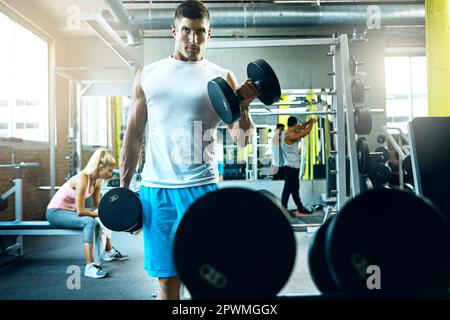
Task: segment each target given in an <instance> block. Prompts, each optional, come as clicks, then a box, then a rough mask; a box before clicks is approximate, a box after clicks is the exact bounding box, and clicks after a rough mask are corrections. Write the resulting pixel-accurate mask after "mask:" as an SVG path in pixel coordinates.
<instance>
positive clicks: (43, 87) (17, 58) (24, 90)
mask: <svg viewBox="0 0 450 320" xmlns="http://www.w3.org/2000/svg"><path fill="white" fill-rule="evenodd" d="M0 42H1V43H2V45H1V46H0V70H1V72H0V137H16V138H21V139H24V140H31V141H44V142H48V42H47V41H45V40H44V39H42V38H40V37H39V36H37V35H36V34H34V33H33V32H31V31H30V30H28V29H26V28H24V27H23V26H21V25H20V24H18V23H16V22H14V21H13V20H11V19H10V18H9V17H7V16H6V15H4V14H3V13H0Z"/></svg>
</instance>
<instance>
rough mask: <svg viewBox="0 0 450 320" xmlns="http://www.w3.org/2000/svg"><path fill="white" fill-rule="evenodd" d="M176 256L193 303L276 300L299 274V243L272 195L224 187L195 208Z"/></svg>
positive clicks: (181, 231)
mask: <svg viewBox="0 0 450 320" xmlns="http://www.w3.org/2000/svg"><path fill="white" fill-rule="evenodd" d="M230 199H243V201H240V202H239V205H238V206H236V202H235V201H230ZM173 254H174V261H175V267H176V269H177V272H178V275H179V277H180V279H181V281H182V282H183V284H185V285H186V288H187V289H188V290H189V293H190V294H191V296H192V298H193V299H248V298H261V299H266V298H267V299H273V298H275V297H276V295H277V293H278V292H279V291H280V290H281V289H282V288H283V287H284V285H285V284H286V282H287V281H288V279H289V276H290V274H291V272H292V270H293V267H294V263H295V257H296V240H295V236H294V233H293V230H292V228H291V225H290V223H289V222H288V219H287V217H286V216H285V215H284V214H283V210H282V209H281V208H280V206H279V205H278V204H277V202H276V201H275V200H274V199H273V198H272V195H270V194H268V193H264V192H255V191H252V190H249V189H243V188H224V189H219V190H217V191H214V192H211V193H208V194H206V195H204V196H203V197H201V198H200V199H198V200H197V201H196V202H194V203H193V204H192V205H191V206H190V207H189V209H188V210H187V212H186V213H185V215H184V216H183V218H182V219H181V221H180V223H179V226H178V228H177V231H176V234H175V240H174V247H173ZM268 275H270V276H268ZM261 279H264V280H263V281H261Z"/></svg>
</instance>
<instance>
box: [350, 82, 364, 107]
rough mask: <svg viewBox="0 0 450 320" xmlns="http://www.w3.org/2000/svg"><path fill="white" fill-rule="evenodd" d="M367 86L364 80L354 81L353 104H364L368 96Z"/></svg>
mask: <svg viewBox="0 0 450 320" xmlns="http://www.w3.org/2000/svg"><path fill="white" fill-rule="evenodd" d="M365 88H366V86H365V84H364V80H361V79H353V81H352V99H353V103H363V102H364V98H365V95H366V89H365Z"/></svg>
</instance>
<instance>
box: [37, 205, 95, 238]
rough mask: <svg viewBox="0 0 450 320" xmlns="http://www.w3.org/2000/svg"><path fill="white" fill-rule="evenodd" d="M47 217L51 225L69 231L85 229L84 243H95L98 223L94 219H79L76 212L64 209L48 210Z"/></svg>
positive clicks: (84, 217) (85, 217)
mask: <svg viewBox="0 0 450 320" xmlns="http://www.w3.org/2000/svg"><path fill="white" fill-rule="evenodd" d="M45 215H46V216H47V221H48V222H50V224H51V225H53V226H55V227H60V228H67V229H83V233H84V242H87V243H93V242H94V231H95V227H96V225H97V221H95V218H93V217H87V216H83V217H79V216H78V214H77V213H76V212H75V211H68V210H63V209H56V208H55V209H47V211H46V213H45Z"/></svg>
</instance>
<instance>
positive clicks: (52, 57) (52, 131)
mask: <svg viewBox="0 0 450 320" xmlns="http://www.w3.org/2000/svg"><path fill="white" fill-rule="evenodd" d="M49 46H50V54H49V64H50V74H49V84H50V85H49V87H50V90H49V106H50V110H49V121H50V123H49V140H50V141H49V143H50V197H53V195H54V194H55V185H56V169H55V167H56V160H55V155H56V152H55V142H56V53H55V41H54V40H52V41H50V42H49Z"/></svg>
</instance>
